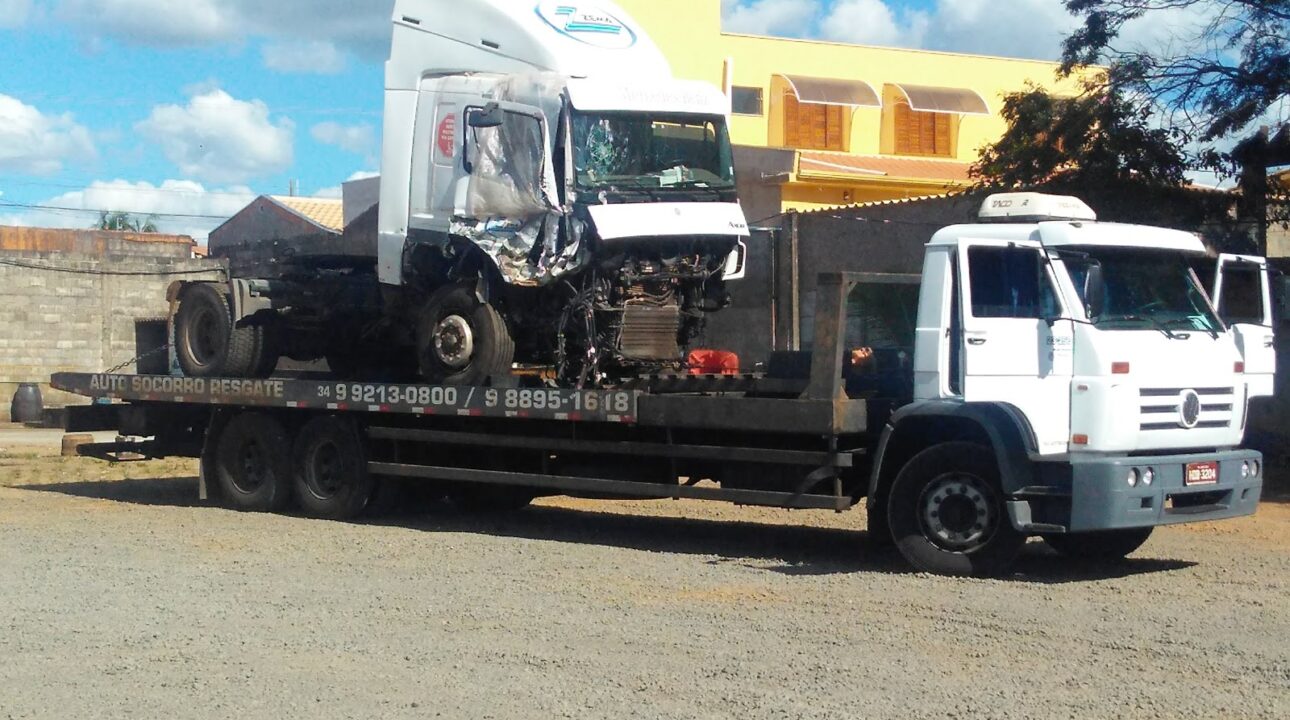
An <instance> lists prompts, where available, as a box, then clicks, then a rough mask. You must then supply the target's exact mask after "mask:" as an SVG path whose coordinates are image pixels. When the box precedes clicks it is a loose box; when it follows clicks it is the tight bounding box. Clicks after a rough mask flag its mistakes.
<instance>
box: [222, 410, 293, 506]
mask: <svg viewBox="0 0 1290 720" xmlns="http://www.w3.org/2000/svg"><path fill="white" fill-rule="evenodd" d="M215 476H216V479H217V481H218V482H219V486H220V491H221V493H222V494H223V497H224V499H225V500H226V501H227V502H228V504H229V505H230V506H232V507H233V508H234V509H236V510H245V511H248V512H278V511H281V510H282V509H284V508H285V507H286V506H287V503H288V502H289V501H290V499H291V443H290V442H289V441H288V439H287V431H286V430H285V429H284V428H283V427H282V423H280V422H278V421H277V420H274V419H273V418H271V417H269V416H268V415H264V414H262V413H242V414H240V415H235V416H233V417H232V418H230V419H229V421H228V424H227V425H225V426H224V429H223V431H222V432H220V436H219V440H218V442H217V443H216V449H215Z"/></svg>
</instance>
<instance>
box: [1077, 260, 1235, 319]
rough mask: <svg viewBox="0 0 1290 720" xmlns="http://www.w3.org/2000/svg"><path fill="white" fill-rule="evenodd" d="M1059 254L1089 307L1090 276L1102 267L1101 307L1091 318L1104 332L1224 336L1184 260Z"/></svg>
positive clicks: (1202, 291)
mask: <svg viewBox="0 0 1290 720" xmlns="http://www.w3.org/2000/svg"><path fill="white" fill-rule="evenodd" d="M1070 250H1071V251H1075V252H1070V253H1069V254H1068V253H1067V251H1066V250H1063V255H1064V256H1065V257H1063V260H1064V261H1065V264H1066V267H1067V270H1068V271H1069V273H1070V276H1071V281H1072V282H1073V283H1074V285H1075V289H1076V291H1077V292H1079V294H1080V298H1081V299H1082V300H1084V301H1085V307H1088V298H1089V290H1090V288H1089V286H1088V283H1089V279H1090V278H1089V272H1088V269H1089V267H1091V266H1092V265H1094V264H1100V265H1101V266H1102V284H1103V286H1104V287H1103V290H1104V293H1105V307H1104V308H1103V310H1102V313H1101V315H1099V316H1097V317H1094V318H1090V319H1091V320H1092V321H1093V322H1094V323H1096V324H1097V326H1098V327H1100V328H1103V329H1106V330H1144V329H1160V330H1164V331H1166V332H1172V331H1186V330H1199V331H1202V332H1207V333H1214V332H1222V330H1223V325H1222V323H1220V322H1219V320H1218V318H1216V317H1215V316H1214V313H1213V311H1212V310H1211V309H1210V306H1209V300H1208V299H1207V296H1206V294H1205V291H1204V290H1203V289H1202V288H1201V287H1200V285H1199V282H1198V280H1197V279H1196V275H1195V273H1193V272H1192V270H1191V268H1190V267H1189V266H1188V264H1187V261H1186V258H1185V257H1184V256H1183V255H1181V254H1179V253H1176V252H1171V251H1167V250H1145V249H1126V248H1099V247H1081V248H1070Z"/></svg>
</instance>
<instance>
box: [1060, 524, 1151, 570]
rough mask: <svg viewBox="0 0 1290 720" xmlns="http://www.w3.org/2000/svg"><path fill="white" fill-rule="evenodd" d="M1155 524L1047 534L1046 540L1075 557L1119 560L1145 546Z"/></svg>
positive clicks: (1077, 558) (1064, 552) (1099, 560)
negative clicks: (1141, 526)
mask: <svg viewBox="0 0 1290 720" xmlns="http://www.w3.org/2000/svg"><path fill="white" fill-rule="evenodd" d="M1152 530H1154V528H1149V527H1147V528H1132V529H1128V530H1103V531H1100V532H1084V533H1067V534H1064V535H1045V536H1044V542H1045V543H1047V544H1048V547H1050V548H1052V549H1054V550H1056V551H1057V552H1058V553H1059V554H1061V555H1063V556H1065V557H1068V558H1071V559H1073V560H1092V561H1096V562H1115V561H1117V560H1123V559H1124V558H1125V557H1127V556H1128V555H1129V554H1131V553H1132V552H1133V551H1134V550H1137V549H1138V548H1140V547H1142V545H1143V543H1145V542H1146V541H1147V538H1149V537H1151V531H1152Z"/></svg>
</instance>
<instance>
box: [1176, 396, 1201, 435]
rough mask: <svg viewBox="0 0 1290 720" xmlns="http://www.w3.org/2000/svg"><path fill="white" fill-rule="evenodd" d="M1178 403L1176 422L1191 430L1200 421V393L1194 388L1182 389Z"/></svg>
mask: <svg viewBox="0 0 1290 720" xmlns="http://www.w3.org/2000/svg"><path fill="white" fill-rule="evenodd" d="M1180 399H1181V402H1180V403H1179V405H1178V415H1179V417H1178V424H1179V425H1181V426H1183V427H1184V428H1186V429H1188V430H1191V429H1192V428H1194V427H1196V425H1197V424H1199V423H1200V395H1199V394H1197V393H1196V391H1195V390H1184V391H1183V394H1182V397H1181V398H1180Z"/></svg>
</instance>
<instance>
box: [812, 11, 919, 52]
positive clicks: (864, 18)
mask: <svg viewBox="0 0 1290 720" xmlns="http://www.w3.org/2000/svg"><path fill="white" fill-rule="evenodd" d="M929 24H930V19H929V17H928V15H927V13H925V12H921V11H907V12H902V13H900V14H897V12H896V11H895V10H893V9H892V8H890V7H889V6H888V5H887V3H885V2H883V1H882V0H839V2H837V3H836V4H834V6H833V9H832V10H831V11H830V12H829V14H828V15H827V16H825V18H824V19H823V20H822V21H821V22H820V35H821V37H823V38H824V39H826V40H838V41H842V42H852V43H860V44H862V45H885V46H904V47H918V46H920V45H922V44H923V38H924V37H926V35H927V29H928V26H929Z"/></svg>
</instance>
